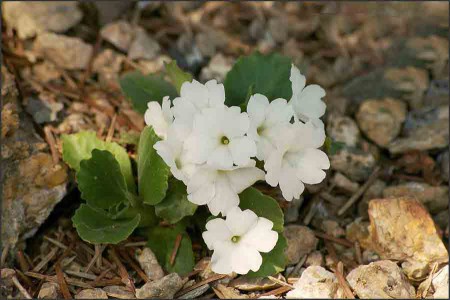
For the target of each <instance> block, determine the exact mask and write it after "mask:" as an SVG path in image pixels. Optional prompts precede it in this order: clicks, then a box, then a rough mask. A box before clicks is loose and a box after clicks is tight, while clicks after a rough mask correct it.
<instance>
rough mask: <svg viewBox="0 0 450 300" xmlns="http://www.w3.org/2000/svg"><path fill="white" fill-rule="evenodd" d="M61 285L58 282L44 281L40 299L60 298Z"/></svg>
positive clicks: (39, 295)
mask: <svg viewBox="0 0 450 300" xmlns="http://www.w3.org/2000/svg"><path fill="white" fill-rule="evenodd" d="M58 290H59V285H58V284H57V283H56V282H44V283H43V284H42V286H41V289H40V290H39V294H38V298H39V299H56V298H58Z"/></svg>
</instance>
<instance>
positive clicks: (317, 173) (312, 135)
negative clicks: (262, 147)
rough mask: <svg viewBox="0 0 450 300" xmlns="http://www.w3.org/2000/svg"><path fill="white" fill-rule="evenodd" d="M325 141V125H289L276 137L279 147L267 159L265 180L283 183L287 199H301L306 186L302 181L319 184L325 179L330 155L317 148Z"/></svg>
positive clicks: (299, 123)
mask: <svg viewBox="0 0 450 300" xmlns="http://www.w3.org/2000/svg"><path fill="white" fill-rule="evenodd" d="M324 141H325V131H324V130H323V128H318V127H315V126H314V125H313V124H312V123H311V122H307V123H306V124H303V123H301V122H296V123H294V124H289V126H286V127H285V129H284V130H281V131H280V134H279V136H278V137H277V144H276V145H277V148H276V150H275V151H273V152H271V154H270V155H269V157H268V158H267V159H266V161H265V164H264V168H265V169H266V171H267V174H266V181H267V183H268V184H270V185H271V186H277V184H279V185H280V189H281V192H282V194H283V197H284V198H285V199H286V200H287V201H291V200H292V198H295V199H298V198H299V197H300V195H301V193H303V190H304V188H305V186H304V184H303V183H307V184H316V183H319V182H321V181H322V180H323V179H324V178H325V175H326V174H325V172H324V171H323V169H328V168H329V167H330V161H329V159H328V157H327V155H326V154H325V153H324V152H322V151H320V150H318V149H317V148H319V147H320V146H322V144H323V143H324Z"/></svg>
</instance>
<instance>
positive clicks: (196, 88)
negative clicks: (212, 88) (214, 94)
mask: <svg viewBox="0 0 450 300" xmlns="http://www.w3.org/2000/svg"><path fill="white" fill-rule="evenodd" d="M180 95H181V97H182V98H185V99H186V100H187V101H189V102H191V103H192V104H194V105H195V106H196V107H197V108H198V109H202V108H204V107H207V106H208V102H209V91H208V89H207V88H206V87H205V86H204V85H203V84H201V83H200V82H198V81H196V80H195V79H194V80H192V82H184V83H183V84H182V85H181V89H180Z"/></svg>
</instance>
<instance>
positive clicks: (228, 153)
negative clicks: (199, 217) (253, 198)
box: [145, 65, 330, 274]
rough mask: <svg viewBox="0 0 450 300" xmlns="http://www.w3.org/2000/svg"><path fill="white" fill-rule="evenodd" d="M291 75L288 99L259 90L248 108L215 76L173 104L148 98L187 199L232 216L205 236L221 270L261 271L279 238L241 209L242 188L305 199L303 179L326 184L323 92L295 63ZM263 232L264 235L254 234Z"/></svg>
mask: <svg viewBox="0 0 450 300" xmlns="http://www.w3.org/2000/svg"><path fill="white" fill-rule="evenodd" d="M290 80H291V83H292V98H291V99H290V100H289V101H287V100H286V99H281V98H280V99H275V100H273V101H269V99H268V98H267V97H266V96H264V95H261V94H254V95H252V96H251V97H250V99H249V101H248V104H247V111H246V112H242V111H241V108H240V107H237V106H232V107H228V106H226V105H225V90H224V86H223V85H222V84H219V83H217V81H216V80H210V81H208V82H207V83H206V84H201V83H199V82H197V81H195V80H193V81H192V82H185V83H183V85H182V86H181V90H180V96H179V97H177V98H175V99H173V100H172V101H171V100H170V99H169V98H168V97H165V98H164V99H163V101H162V105H159V104H158V103H157V102H149V103H148V109H147V111H146V113H145V122H146V124H147V125H149V126H152V127H153V129H154V131H155V133H156V134H157V135H158V136H159V137H160V138H161V141H159V142H157V143H156V144H155V145H154V148H155V150H156V151H157V153H158V154H159V155H160V156H161V157H162V159H163V160H164V161H165V163H166V164H167V165H168V166H169V167H170V170H171V173H172V174H173V176H174V177H175V178H177V179H179V180H181V181H183V182H184V183H185V184H186V186H187V192H188V200H189V201H191V202H193V203H195V204H197V205H207V206H208V208H209V210H210V212H211V213H212V214H213V215H214V216H217V215H218V214H219V213H221V214H222V216H224V217H225V216H226V221H224V220H223V219H214V220H212V221H210V222H208V224H207V229H208V231H206V232H205V233H204V239H205V242H206V244H207V246H208V248H210V249H212V250H215V252H214V255H213V259H212V266H213V270H214V271H216V272H218V273H229V272H231V271H235V272H238V273H239V272H240V273H242V274H245V273H247V272H248V271H249V270H253V271H255V270H258V269H259V267H260V266H261V256H260V254H259V252H268V251H270V250H271V249H272V248H273V247H274V246H275V244H276V241H277V237H278V235H277V234H276V232H275V231H272V230H271V228H272V225H273V224H272V222H270V221H269V220H267V219H264V218H258V217H256V215H255V214H254V213H253V212H252V211H249V210H246V211H243V212H241V211H240V210H239V208H238V205H239V196H238V195H239V194H240V193H241V192H242V191H243V190H245V189H246V188H248V187H250V186H252V185H253V184H254V183H255V182H257V181H259V180H265V181H266V182H267V183H268V184H269V185H271V186H274V187H275V186H277V185H279V186H280V189H281V191H282V194H283V197H284V198H285V199H286V200H287V201H291V200H292V199H293V198H299V197H300V195H301V194H302V192H303V190H304V183H307V184H316V183H319V182H321V181H322V180H323V179H324V178H325V172H324V171H323V170H324V169H328V168H329V166H330V162H329V160H328V157H327V155H326V154H325V153H324V152H322V151H321V150H319V149H318V148H319V147H321V146H322V144H323V143H324V141H325V131H324V126H323V123H322V121H321V120H320V117H322V116H323V114H324V113H325V108H326V106H325V103H324V102H323V101H322V100H321V98H322V97H324V96H325V91H324V90H323V89H322V88H321V87H319V86H318V85H309V86H305V83H306V80H305V77H304V76H303V75H302V74H301V73H300V71H299V70H298V69H297V68H296V67H295V66H293V65H292V68H291V76H290ZM256 159H258V160H259V161H264V170H265V171H263V170H261V169H259V168H257V167H256ZM234 222H237V223H236V224H234V225H233V223H234ZM225 225H226V226H225ZM260 234H264V238H255V237H256V236H258V237H259V236H260ZM252 236H253V237H252ZM269 236H270V239H269V238H268V237H269ZM261 237H262V235H261ZM233 239H235V240H233ZM230 253H233V254H230ZM244 261H245V262H244ZM233 266H234V267H233Z"/></svg>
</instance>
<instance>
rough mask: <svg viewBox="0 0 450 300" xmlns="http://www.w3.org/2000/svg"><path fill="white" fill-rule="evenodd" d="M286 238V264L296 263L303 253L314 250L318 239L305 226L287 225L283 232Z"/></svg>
mask: <svg viewBox="0 0 450 300" xmlns="http://www.w3.org/2000/svg"><path fill="white" fill-rule="evenodd" d="M283 234H284V236H285V237H286V240H287V248H286V252H285V253H286V258H287V260H288V264H296V263H298V262H299V261H300V258H302V257H303V255H306V254H308V253H310V252H311V251H314V250H316V247H317V243H318V242H319V240H318V239H317V238H316V236H315V235H314V232H313V231H312V230H311V229H309V228H308V227H306V226H302V225H288V226H286V227H285V228H284V232H283Z"/></svg>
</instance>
